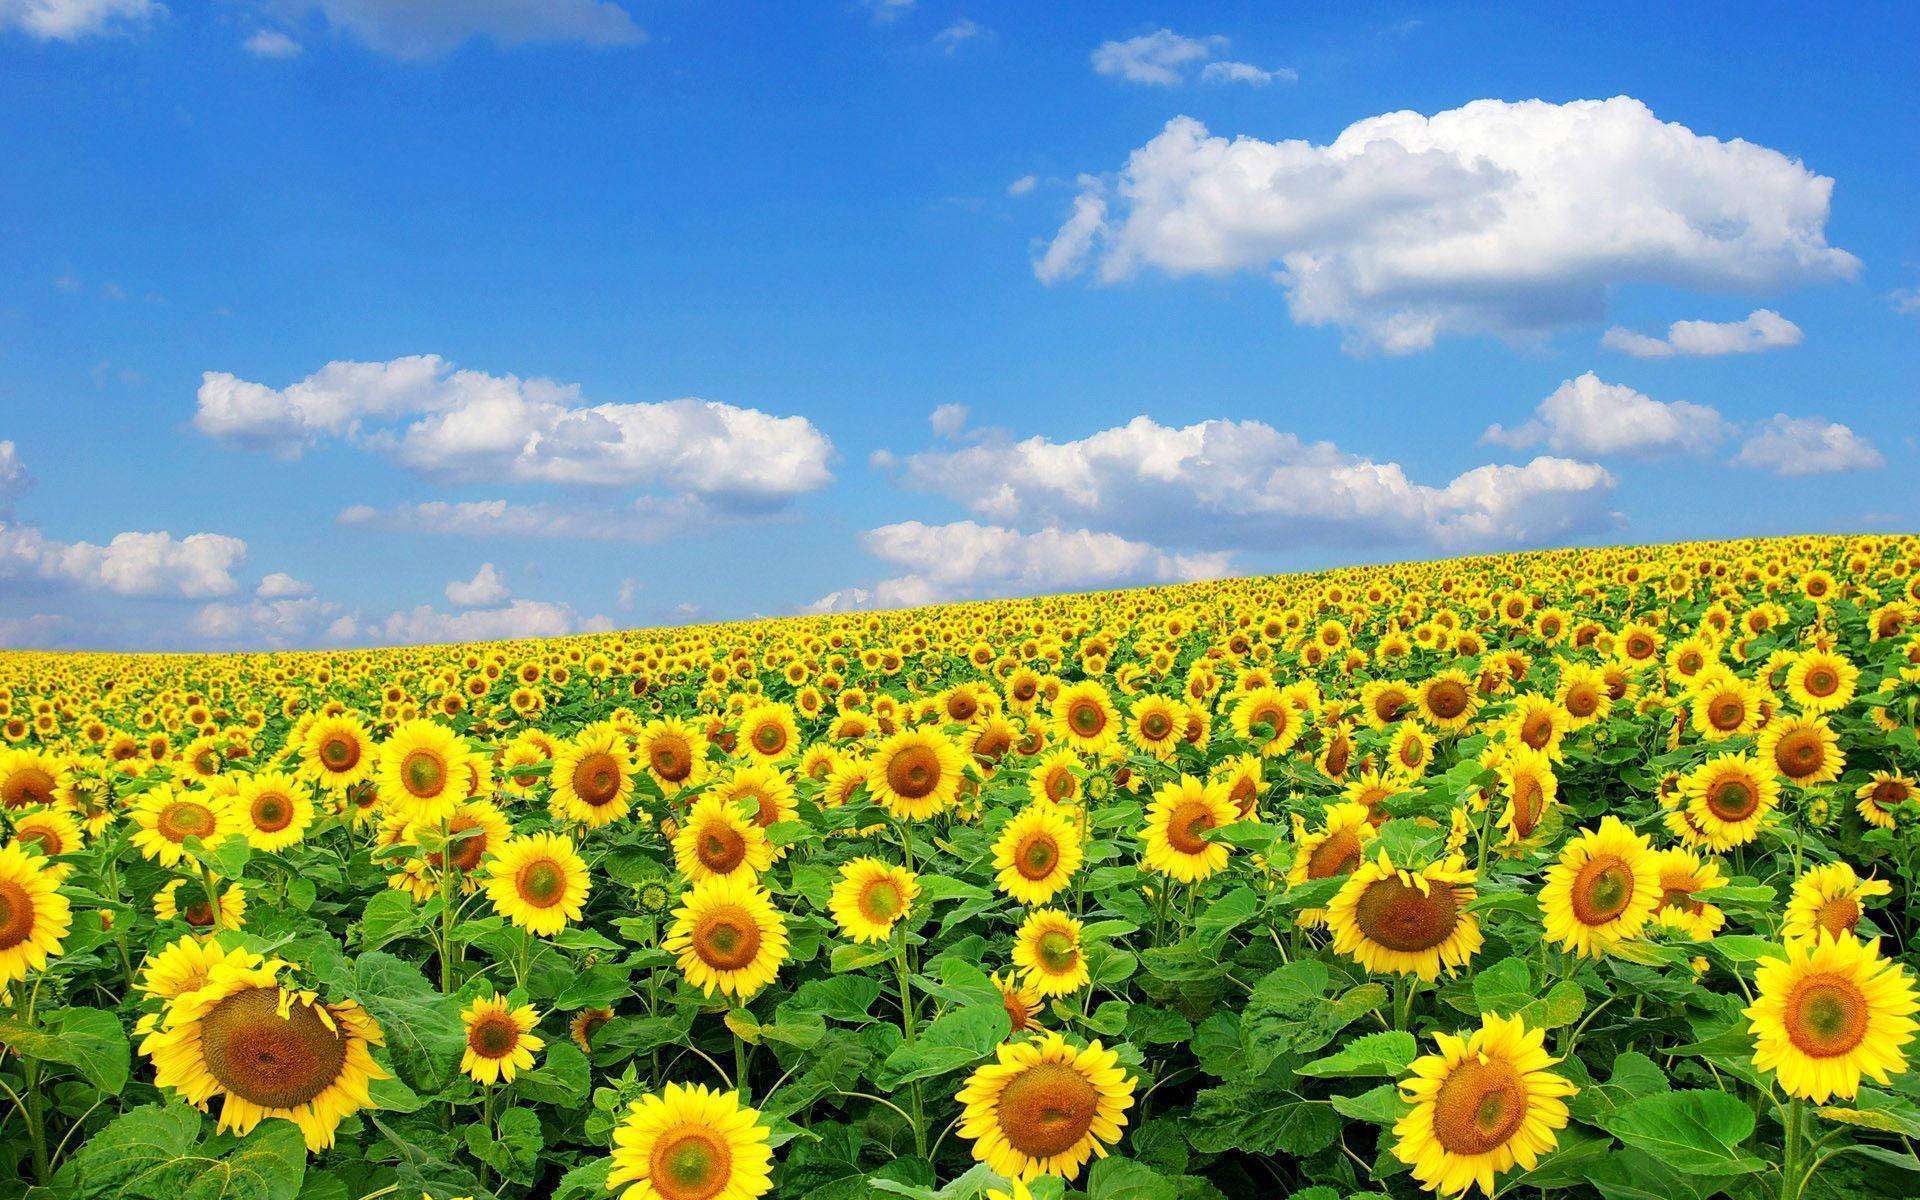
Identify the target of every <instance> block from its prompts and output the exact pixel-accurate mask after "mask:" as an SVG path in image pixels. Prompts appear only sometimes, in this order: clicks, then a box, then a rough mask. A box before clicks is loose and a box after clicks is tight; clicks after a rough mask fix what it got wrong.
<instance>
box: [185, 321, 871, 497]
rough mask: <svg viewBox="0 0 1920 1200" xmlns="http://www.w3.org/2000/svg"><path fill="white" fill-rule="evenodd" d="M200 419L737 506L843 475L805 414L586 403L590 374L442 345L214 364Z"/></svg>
mask: <svg viewBox="0 0 1920 1200" xmlns="http://www.w3.org/2000/svg"><path fill="white" fill-rule="evenodd" d="M408 418H411V420H408ZM194 425H195V427H196V428H198V429H199V430H200V431H201V432H203V433H205V434H207V435H208V436H210V437H214V438H217V439H219V440H221V441H224V442H228V443H230V444H233V445H237V446H242V447H246V448H250V449H257V450H266V451H270V452H273V453H275V454H278V455H281V456H283V457H297V456H298V455H300V454H301V453H302V452H303V451H304V450H306V449H308V448H310V447H312V446H314V445H317V444H318V443H320V442H321V441H322V440H324V439H327V438H346V439H348V440H349V441H351V442H352V443H353V444H355V445H359V446H362V447H365V448H368V449H372V450H375V451H377V452H380V453H383V454H386V455H387V456H388V457H390V458H392V459H393V460H394V461H396V462H398V463H399V464H400V465H401V466H403V467H405V468H407V469H408V470H411V471H413V472H415V473H416V474H420V475H423V476H429V477H433V478H439V479H447V480H452V481H455V482H496V481H500V480H511V481H514V482H521V483H554V484H568V485H580V486H590V487H610V488H627V487H632V488H659V489H662V490H664V491H667V492H670V493H675V494H679V495H687V496H692V497H695V498H698V499H700V500H701V501H703V502H705V503H708V504H711V505H714V506H715V507H717V508H721V509H727V510H732V511H768V510H771V509H775V508H779V507H781V506H782V505H784V504H785V503H787V502H788V501H790V500H791V499H792V498H793V497H795V496H797V495H799V494H801V493H803V492H809V491H813V490H815V489H817V488H820V487H822V486H824V485H825V484H827V483H828V482H829V481H830V480H831V479H832V474H831V472H829V470H828V468H827V461H828V458H829V456H830V455H831V453H832V450H833V446H832V443H830V442H829V441H828V440H827V438H826V436H825V435H824V434H822V433H821V432H820V431H819V429H817V428H816V427H815V426H814V425H813V423H812V422H810V421H808V420H807V419H806V418H805V417H776V416H772V415H770V414H768V413H764V412H761V411H760V410H758V409H752V408H738V407H735V406H734V405H731V404H722V403H719V402H717V401H711V400H699V399H692V398H687V399H680V400H668V401H663V402H659V403H629V404H599V405H592V406H587V405H583V404H581V403H580V389H579V388H578V387H577V386H574V385H567V384H559V383H555V382H553V381H551V380H545V379H521V378H519V377H518V376H514V375H489V374H487V373H486V372H484V371H472V370H455V369H453V367H452V365H451V364H450V363H448V362H446V361H445V360H444V359H442V358H440V357H439V356H438V355H433V354H427V355H414V356H410V357H406V358H398V359H394V360H392V361H390V362H371V363H368V362H332V363H328V364H327V365H326V366H324V367H322V368H321V369H320V370H318V371H316V372H314V373H313V374H312V375H309V376H307V377H306V378H305V379H303V380H300V381H299V382H297V383H294V384H292V385H290V386H288V387H285V388H280V389H275V388H271V387H267V386H265V385H264V384H259V383H253V382H249V381H247V380H244V379H240V378H238V377H236V376H234V375H231V374H228V373H226V372H223V371H209V372H207V373H206V374H205V375H204V376H203V377H202V382H201V385H200V391H199V407H198V411H197V412H196V413H195V415H194Z"/></svg>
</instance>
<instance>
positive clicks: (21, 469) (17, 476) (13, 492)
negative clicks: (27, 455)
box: [0, 441, 33, 499]
mask: <svg viewBox="0 0 1920 1200" xmlns="http://www.w3.org/2000/svg"><path fill="white" fill-rule="evenodd" d="M31 482H33V476H31V475H29V474H27V464H26V463H24V462H22V461H20V450H19V448H18V447H16V446H15V445H14V444H13V443H12V442H10V441H6V442H0V499H4V498H5V497H8V496H17V495H19V494H20V493H21V492H24V491H26V490H27V485H28V484H29V483H31Z"/></svg>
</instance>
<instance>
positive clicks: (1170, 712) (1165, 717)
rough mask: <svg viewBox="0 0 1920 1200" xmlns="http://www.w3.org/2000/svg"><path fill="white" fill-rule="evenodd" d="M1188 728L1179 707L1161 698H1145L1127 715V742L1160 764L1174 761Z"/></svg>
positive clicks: (1136, 702)
mask: <svg viewBox="0 0 1920 1200" xmlns="http://www.w3.org/2000/svg"><path fill="white" fill-rule="evenodd" d="M1185 726H1186V715H1185V713H1183V712H1182V711H1181V708H1180V705H1179V704H1177V703H1175V702H1174V701H1172V700H1169V699H1168V698H1167V697H1165V696H1161V695H1146V696H1142V697H1140V699H1138V700H1136V701H1134V702H1133V709H1132V711H1131V712H1130V713H1129V714H1128V716H1127V741H1129V742H1131V743H1133V745H1134V747H1135V748H1136V749H1138V750H1140V751H1142V752H1143V753H1146V754H1150V755H1152V756H1153V757H1155V758H1157V759H1159V760H1160V761H1161V762H1171V761H1173V752H1174V748H1175V747H1177V746H1178V745H1180V741H1181V733H1182V731H1183V730H1184V728H1185Z"/></svg>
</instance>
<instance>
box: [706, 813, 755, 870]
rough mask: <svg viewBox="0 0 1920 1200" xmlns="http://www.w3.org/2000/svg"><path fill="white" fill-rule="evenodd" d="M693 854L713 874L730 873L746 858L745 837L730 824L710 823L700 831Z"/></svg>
mask: <svg viewBox="0 0 1920 1200" xmlns="http://www.w3.org/2000/svg"><path fill="white" fill-rule="evenodd" d="M695 856H696V857H697V858H699V860H700V865H701V866H703V867H705V868H706V869H707V870H709V871H712V872H713V873H714V874H716V875H726V874H730V873H731V872H732V871H733V869H734V868H735V867H738V866H739V865H740V864H741V863H742V862H744V861H745V860H746V857H747V839H746V838H744V837H742V836H741V834H740V831H739V830H738V829H735V828H734V827H733V826H731V825H710V826H708V827H707V828H706V829H704V830H702V831H701V832H700V840H699V842H698V844H697V846H696V850H695Z"/></svg>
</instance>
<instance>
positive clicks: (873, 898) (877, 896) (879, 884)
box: [860, 879, 906, 925]
mask: <svg viewBox="0 0 1920 1200" xmlns="http://www.w3.org/2000/svg"><path fill="white" fill-rule="evenodd" d="M905 907H906V904H905V901H904V898H903V897H902V896H901V895H900V885H899V884H897V883H895V882H894V881H893V880H891V879H876V880H874V881H872V882H871V883H869V884H867V886H866V887H865V888H863V889H861V892H860V911H861V913H862V914H864V915H865V916H866V918H867V920H869V921H872V922H873V923H874V924H876V925H891V924H892V923H893V921H894V918H896V917H898V916H899V915H900V911H901V909H903V908H905Z"/></svg>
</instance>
